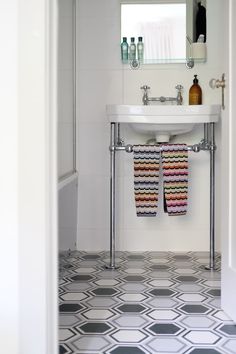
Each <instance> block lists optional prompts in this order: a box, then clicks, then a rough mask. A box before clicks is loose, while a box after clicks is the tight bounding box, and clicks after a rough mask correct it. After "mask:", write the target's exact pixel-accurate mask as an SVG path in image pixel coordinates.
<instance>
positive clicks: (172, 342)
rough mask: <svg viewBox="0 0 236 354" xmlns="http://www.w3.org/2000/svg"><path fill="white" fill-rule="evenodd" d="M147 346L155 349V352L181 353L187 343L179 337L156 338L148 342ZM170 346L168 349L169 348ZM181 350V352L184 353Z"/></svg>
mask: <svg viewBox="0 0 236 354" xmlns="http://www.w3.org/2000/svg"><path fill="white" fill-rule="evenodd" d="M147 346H148V347H149V348H151V350H154V353H160V352H163V353H168V354H172V353H180V352H181V350H182V352H183V349H184V348H185V347H186V345H185V344H184V343H183V342H182V341H180V340H179V339H178V338H154V339H151V340H150V342H148V343H147ZM167 348H168V349H167ZM182 352H181V353H182Z"/></svg>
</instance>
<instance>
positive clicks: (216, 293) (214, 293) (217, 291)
mask: <svg viewBox="0 0 236 354" xmlns="http://www.w3.org/2000/svg"><path fill="white" fill-rule="evenodd" d="M206 294H208V295H210V296H213V297H218V296H221V290H220V289H211V290H208V291H207V292H206Z"/></svg>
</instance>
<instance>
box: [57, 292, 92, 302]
mask: <svg viewBox="0 0 236 354" xmlns="http://www.w3.org/2000/svg"><path fill="white" fill-rule="evenodd" d="M87 297H88V296H87V295H86V294H84V293H74V292H69V293H65V294H63V295H61V296H60V298H61V299H62V300H64V301H81V300H84V299H86V298H87Z"/></svg>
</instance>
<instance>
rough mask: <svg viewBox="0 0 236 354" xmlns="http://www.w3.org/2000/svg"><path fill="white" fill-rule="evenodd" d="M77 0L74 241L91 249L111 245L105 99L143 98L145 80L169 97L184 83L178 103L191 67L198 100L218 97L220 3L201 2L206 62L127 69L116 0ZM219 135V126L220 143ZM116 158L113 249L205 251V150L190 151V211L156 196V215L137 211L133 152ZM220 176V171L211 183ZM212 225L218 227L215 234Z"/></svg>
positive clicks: (193, 137) (196, 136) (197, 134)
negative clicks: (175, 211)
mask: <svg viewBox="0 0 236 354" xmlns="http://www.w3.org/2000/svg"><path fill="white" fill-rule="evenodd" d="M77 1H78V12H77V16H78V19H77V20H78V32H77V37H78V43H77V45H78V55H77V57H78V58H77V65H78V72H77V74H78V76H77V83H78V90H77V103H78V107H79V109H78V112H77V119H78V124H79V143H78V167H79V232H78V246H79V249H82V250H90V251H96V250H102V249H107V248H108V247H109V151H108V146H109V123H108V121H107V117H106V114H105V106H106V104H108V103H127V104H141V97H142V93H141V90H140V86H141V85H143V84H148V85H149V86H151V91H150V95H153V96H160V95H164V96H175V94H176V92H175V88H174V87H175V85H176V84H177V83H181V84H182V85H183V86H184V88H185V89H184V104H188V90H189V88H190V86H191V85H192V79H193V75H194V74H198V75H199V82H200V85H201V87H202V90H203V103H206V104H209V103H220V97H221V96H220V94H221V92H220V91H217V90H215V91H214V90H212V89H210V88H209V85H208V82H209V80H210V79H211V78H212V77H216V78H218V77H219V76H221V74H222V56H221V54H222V53H221V50H220V46H219V45H218V43H221V41H222V35H223V34H222V31H221V28H220V27H219V26H218V23H219V19H220V14H221V6H223V4H222V1H220V0H217V1H216V0H208V2H207V12H208V43H207V46H208V58H207V63H204V64H196V65H195V67H194V69H192V70H188V69H187V68H186V67H185V65H184V64H178V65H177V64H172V65H152V66H144V67H142V68H141V69H139V70H131V69H130V68H127V67H123V66H122V65H121V63H120V4H119V0H113V1H110V0H102V1H99V2H98V1H96V0H77ZM216 38H217V41H216ZM122 135H123V137H124V138H125V141H126V143H134V142H139V143H142V142H143V143H144V142H145V139H144V138H143V137H142V136H138V135H135V134H134V133H133V132H132V131H131V130H130V129H129V128H127V127H123V128H122ZM219 135H220V134H219V132H218V133H217V136H218V145H220V137H219ZM201 138H202V130H201V129H196V130H195V131H194V132H192V133H191V134H189V135H186V136H182V137H179V138H178V140H177V139H175V141H182V142H186V143H190V144H191V143H197V142H199V141H200V139H201ZM117 155H118V154H117ZM217 159H218V160H219V156H218V157H217ZM118 161H119V162H118V168H117V175H118V178H117V249H121V250H133V251H136V250H172V251H188V250H208V246H209V163H208V162H209V154H208V153H205V152H201V153H199V154H194V153H190V156H189V163H190V165H189V169H190V178H189V210H188V215H187V216H184V217H175V218H174V217H172V218H169V217H168V216H167V215H164V213H163V211H162V202H161V201H160V203H159V215H158V216H157V217H156V218H153V219H150V218H147V219H145V218H137V217H136V215H135V208H134V197H133V170H132V168H133V167H132V156H131V155H129V154H126V153H124V152H120V153H119V157H118ZM217 163H218V161H217ZM218 164H219V163H218ZM217 171H219V169H218V170H217ZM218 179H219V173H217V185H218ZM217 202H219V199H218V196H217ZM217 222H219V218H218V221H217ZM218 226H219V225H218V224H217V228H216V229H217V230H216V233H217V238H218V239H219V227H218ZM218 247H219V242H218Z"/></svg>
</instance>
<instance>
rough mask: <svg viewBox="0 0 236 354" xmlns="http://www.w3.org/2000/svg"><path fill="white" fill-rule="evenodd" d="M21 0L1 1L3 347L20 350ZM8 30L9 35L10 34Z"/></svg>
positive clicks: (0, 300) (0, 298) (11, 352)
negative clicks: (18, 173) (19, 104)
mask: <svg viewBox="0 0 236 354" xmlns="http://www.w3.org/2000/svg"><path fill="white" fill-rule="evenodd" d="M17 30H18V28H17V0H15V1H6V2H3V1H1V3H0V41H1V46H2V49H3V50H2V55H1V56H0V76H1V81H0V96H1V105H0V114H1V130H0V156H1V173H0V194H1V198H0V228H1V232H0V235H1V236H0V240H1V257H0V269H1V282H2V287H1V292H0V313H1V316H0V342H1V351H2V352H5V353H9V354H17V353H18V347H19V336H18V320H19V311H18V304H19V300H18V296H19V292H18V279H19V278H18V275H19V274H18V262H19V258H18V242H19V239H18V238H19V231H18V196H17V178H18V176H17V164H18V159H17V128H18V125H17V122H18V116H17V106H18V97H17V62H18V53H17V45H18V42H17V33H18V31H17ZM6 34H7V35H6Z"/></svg>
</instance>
